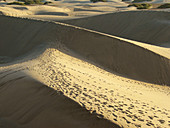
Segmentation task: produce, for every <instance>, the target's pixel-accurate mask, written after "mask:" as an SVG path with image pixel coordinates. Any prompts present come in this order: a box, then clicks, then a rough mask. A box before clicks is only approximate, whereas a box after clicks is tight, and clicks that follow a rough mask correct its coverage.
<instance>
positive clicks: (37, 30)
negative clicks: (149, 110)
mask: <svg viewBox="0 0 170 128" xmlns="http://www.w3.org/2000/svg"><path fill="white" fill-rule="evenodd" d="M0 33H1V35H0V38H1V43H0V56H9V57H13V58H15V57H18V56H20V55H23V54H25V53H26V52H28V51H30V50H31V49H32V48H34V47H35V46H37V45H39V44H41V43H46V42H47V43H48V42H53V43H54V42H57V41H59V42H61V43H63V44H64V45H65V46H67V47H68V48H69V49H71V50H72V51H74V52H76V53H78V54H79V55H81V56H83V57H84V58H87V59H89V60H90V61H93V62H95V63H96V64H97V65H100V66H102V67H104V68H105V69H109V70H111V71H113V72H116V73H119V74H121V75H123V76H126V77H129V78H132V79H136V80H141V81H145V82H150V83H155V84H162V85H170V79H169V78H170V60H169V59H167V58H165V57H162V56H160V55H158V54H156V53H154V52H152V51H149V50H147V49H144V48H142V47H139V46H137V45H134V44H131V43H129V42H125V41H122V40H120V39H117V38H114V37H112V36H109V35H104V34H101V33H98V32H94V31H90V30H84V29H82V28H78V27H74V26H70V25H65V24H62V23H52V22H46V21H36V20H28V19H21V18H14V17H6V16H0ZM56 40H57V41H56ZM2 41H3V42H2Z"/></svg>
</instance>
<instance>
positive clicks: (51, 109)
mask: <svg viewBox="0 0 170 128" xmlns="http://www.w3.org/2000/svg"><path fill="white" fill-rule="evenodd" d="M19 70H20V71H21V72H22V71H24V70H25V69H24V68H20V69H19V68H18V69H13V71H9V70H8V71H5V72H4V73H2V72H3V71H2V72H1V75H0V77H1V84H0V86H1V89H0V102H1V103H3V105H1V106H0V115H1V117H0V127H1V128H37V127H41V128H47V127H50V128H56V127H59V128H67V127H70V128H75V127H76V128H103V127H107V128H112V127H113V126H114V127H118V126H116V125H114V124H113V123H111V122H109V121H107V120H104V119H101V118H97V117H96V115H95V114H90V113H89V112H88V111H87V110H86V109H85V108H82V107H81V106H80V105H78V104H77V103H75V102H74V101H72V100H71V99H68V98H67V97H65V96H63V95H62V94H60V93H57V92H56V91H55V90H53V89H51V88H49V87H47V86H45V85H43V84H42V83H40V82H38V81H36V80H34V79H33V78H30V77H29V76H27V75H26V74H24V73H18V71H19ZM11 75H12V77H13V78H10V77H11ZM4 76H5V77H8V80H4V79H5V78H4ZM9 78H10V79H9Z"/></svg>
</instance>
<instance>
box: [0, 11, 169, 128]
mask: <svg viewBox="0 0 170 128" xmlns="http://www.w3.org/2000/svg"><path fill="white" fill-rule="evenodd" d="M131 13H137V12H129V13H128V14H129V15H130V14H131ZM142 13H145V12H142ZM147 13H148V14H149V13H150V12H147ZM116 14H117V13H116ZM116 14H107V15H105V18H102V19H108V18H107V17H108V16H109V15H110V16H112V15H116ZM122 14H123V13H122ZM158 14H159V12H158ZM120 15H121V14H120ZM146 15H147V14H146ZM150 15H151V14H150ZM153 15H156V14H155V12H153ZM97 17H100V16H96V17H95V18H96V19H97ZM91 19H93V18H87V20H88V22H89V21H90V20H91ZM158 19H159V15H158ZM120 21H121V20H120ZM137 21H140V20H139V19H138V20H137ZM64 22H67V21H64ZM68 22H69V23H72V21H68ZM84 22H85V19H80V20H76V21H75V23H76V24H77V25H78V24H79V25H80V26H83V25H89V24H85V23H84ZM90 22H91V23H92V24H93V25H92V26H94V25H95V24H97V23H96V21H94V23H93V20H91V21H90ZM108 23H110V21H109V22H108ZM122 24H123V23H122ZM89 26H90V25H89ZM100 26H101V25H100ZM126 26H127V27H128V25H126V23H125V26H122V27H125V28H126ZM83 27H86V28H88V26H83ZM94 27H95V26H94ZM105 27H106V28H108V27H107V26H105ZM89 28H90V29H92V30H89V29H85V28H80V27H76V26H72V25H68V24H64V23H60V22H49V21H40V20H33V19H26V18H16V17H7V16H3V15H1V16H0V33H1V34H0V39H1V42H0V56H1V57H0V59H1V60H0V62H1V64H0V65H1V67H0V85H1V86H0V92H1V93H0V95H1V96H0V103H2V104H1V105H0V116H1V117H0V125H2V126H3V127H25V128H28V127H31V128H34V127H60V128H66V127H81V128H83V127H87V128H90V127H93V128H95V127H96V128H100V127H102V128H105V127H106V128H109V127H130V128H133V127H144V128H145V127H169V126H170V123H169V121H170V110H169V108H170V103H169V102H168V101H169V99H170V95H169V94H170V93H169V92H170V88H169V85H170V80H169V78H170V71H169V70H170V60H169V58H168V53H167V54H165V52H166V51H167V50H165V51H164V52H160V53H159V51H160V49H161V48H160V49H159V48H158V47H156V46H153V47H152V46H151V45H147V44H143V43H142V42H136V41H133V40H127V39H126V38H120V37H118V36H113V35H114V34H113V33H109V34H110V35H108V34H105V33H107V32H106V31H104V30H107V29H103V31H101V30H102V29H101V30H99V29H97V28H98V27H96V28H91V27H89ZM101 28H102V27H101ZM129 29H130V28H129ZM95 30H98V31H99V32H97V31H95ZM122 30H123V29H122ZM132 30H133V29H132ZM165 30H166V29H165ZM101 32H103V33H101ZM165 32H166V31H165ZM167 32H168V30H167ZM118 33H119V32H118ZM135 34H136V33H135ZM129 35H130V33H129ZM165 35H166V34H165ZM146 36H147V35H146ZM150 36H151V35H150ZM148 37H149V36H148ZM160 38H161V39H163V37H160ZM161 39H160V40H161ZM156 44H159V42H156ZM161 50H162V49H161ZM167 52H168V51H167ZM108 71H109V72H108ZM130 78H131V79H130ZM138 80H139V81H138ZM146 82H148V83H146ZM157 84H162V85H166V86H161V85H157ZM46 86H48V87H51V88H53V89H54V90H52V89H51V88H48V87H46ZM75 102H77V103H78V104H77V103H75ZM16 103H17V104H16ZM80 105H81V106H82V107H80ZM86 110H88V111H86ZM90 113H91V114H90ZM97 117H98V118H97ZM99 118H100V119H99ZM105 119H107V120H105ZM108 120H110V121H111V122H109V121H108Z"/></svg>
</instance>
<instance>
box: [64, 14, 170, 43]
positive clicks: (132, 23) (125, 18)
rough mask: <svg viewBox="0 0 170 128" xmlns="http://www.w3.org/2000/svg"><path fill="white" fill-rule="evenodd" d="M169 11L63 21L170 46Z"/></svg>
mask: <svg viewBox="0 0 170 128" xmlns="http://www.w3.org/2000/svg"><path fill="white" fill-rule="evenodd" d="M169 20H170V17H169V12H163V11H162V12H161V11H129V12H117V13H111V14H106V15H98V16H93V17H89V18H82V19H75V20H67V21H62V22H66V23H69V24H73V25H76V26H81V27H84V28H88V29H92V30H96V31H99V32H103V33H107V34H111V35H115V36H119V37H123V38H126V39H131V40H136V41H140V42H143V43H149V44H154V45H164V44H166V45H168V44H169V46H170V38H169V33H170V25H169Z"/></svg>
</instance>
